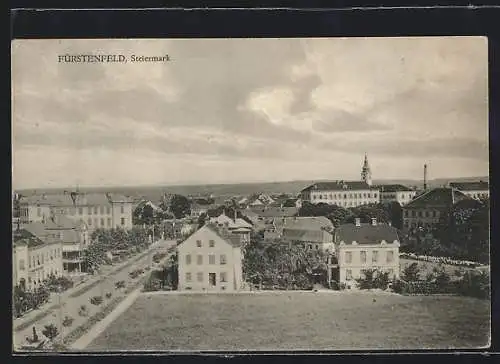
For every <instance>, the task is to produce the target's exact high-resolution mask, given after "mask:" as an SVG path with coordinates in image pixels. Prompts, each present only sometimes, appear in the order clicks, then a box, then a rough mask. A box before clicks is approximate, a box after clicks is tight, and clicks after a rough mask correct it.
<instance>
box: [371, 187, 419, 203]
mask: <svg viewBox="0 0 500 364" xmlns="http://www.w3.org/2000/svg"><path fill="white" fill-rule="evenodd" d="M378 188H379V190H380V202H381V203H391V202H398V203H399V204H400V205H401V206H404V205H406V204H407V203H409V202H410V201H411V200H413V198H414V197H415V196H416V194H417V191H415V190H414V189H412V188H410V187H406V186H403V185H398V184H395V185H380V186H378Z"/></svg>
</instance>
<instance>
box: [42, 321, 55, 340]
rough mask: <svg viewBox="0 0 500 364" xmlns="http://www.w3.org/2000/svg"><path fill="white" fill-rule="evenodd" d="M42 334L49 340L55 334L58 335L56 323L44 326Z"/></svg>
mask: <svg viewBox="0 0 500 364" xmlns="http://www.w3.org/2000/svg"><path fill="white" fill-rule="evenodd" d="M42 334H43V335H45V337H47V338H48V339H49V340H53V339H54V338H55V337H56V336H57V335H59V331H58V330H57V327H56V325H54V324H49V325H45V326H44V329H43V331H42Z"/></svg>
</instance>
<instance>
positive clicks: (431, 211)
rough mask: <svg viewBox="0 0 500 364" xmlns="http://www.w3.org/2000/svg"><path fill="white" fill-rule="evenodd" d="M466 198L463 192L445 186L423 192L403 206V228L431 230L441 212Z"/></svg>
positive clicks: (437, 221) (438, 219)
mask: <svg viewBox="0 0 500 364" xmlns="http://www.w3.org/2000/svg"><path fill="white" fill-rule="evenodd" d="M468 198H470V197H468V196H466V195H465V194H464V193H462V192H460V191H458V190H455V189H454V188H447V187H440V188H434V189H432V190H430V191H427V192H424V193H423V194H421V195H419V196H417V197H416V198H415V199H413V200H412V201H411V202H409V203H408V204H406V205H405V206H403V228H404V229H405V230H412V229H426V230H432V229H433V228H434V227H435V226H436V225H437V224H438V223H439V221H440V218H441V215H442V214H443V213H445V212H446V211H448V210H449V209H450V208H451V207H452V206H453V205H454V204H455V203H457V202H458V201H461V200H463V199H468Z"/></svg>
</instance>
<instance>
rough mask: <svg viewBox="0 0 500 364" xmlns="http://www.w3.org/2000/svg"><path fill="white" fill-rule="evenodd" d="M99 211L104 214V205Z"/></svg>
mask: <svg viewBox="0 0 500 364" xmlns="http://www.w3.org/2000/svg"><path fill="white" fill-rule="evenodd" d="M99 212H100V213H101V215H104V206H101V207H100V208H99Z"/></svg>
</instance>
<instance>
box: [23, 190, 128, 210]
mask: <svg viewBox="0 0 500 364" xmlns="http://www.w3.org/2000/svg"><path fill="white" fill-rule="evenodd" d="M73 198H74V201H73ZM110 201H111V202H133V200H132V199H131V198H129V197H127V196H124V195H121V194H104V193H64V194H57V195H51V194H50V195H45V194H44V195H34V196H26V197H22V198H21V200H20V202H21V203H24V204H28V205H45V206H54V207H69V206H89V205H92V206H94V205H108V204H109V202H110Z"/></svg>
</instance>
